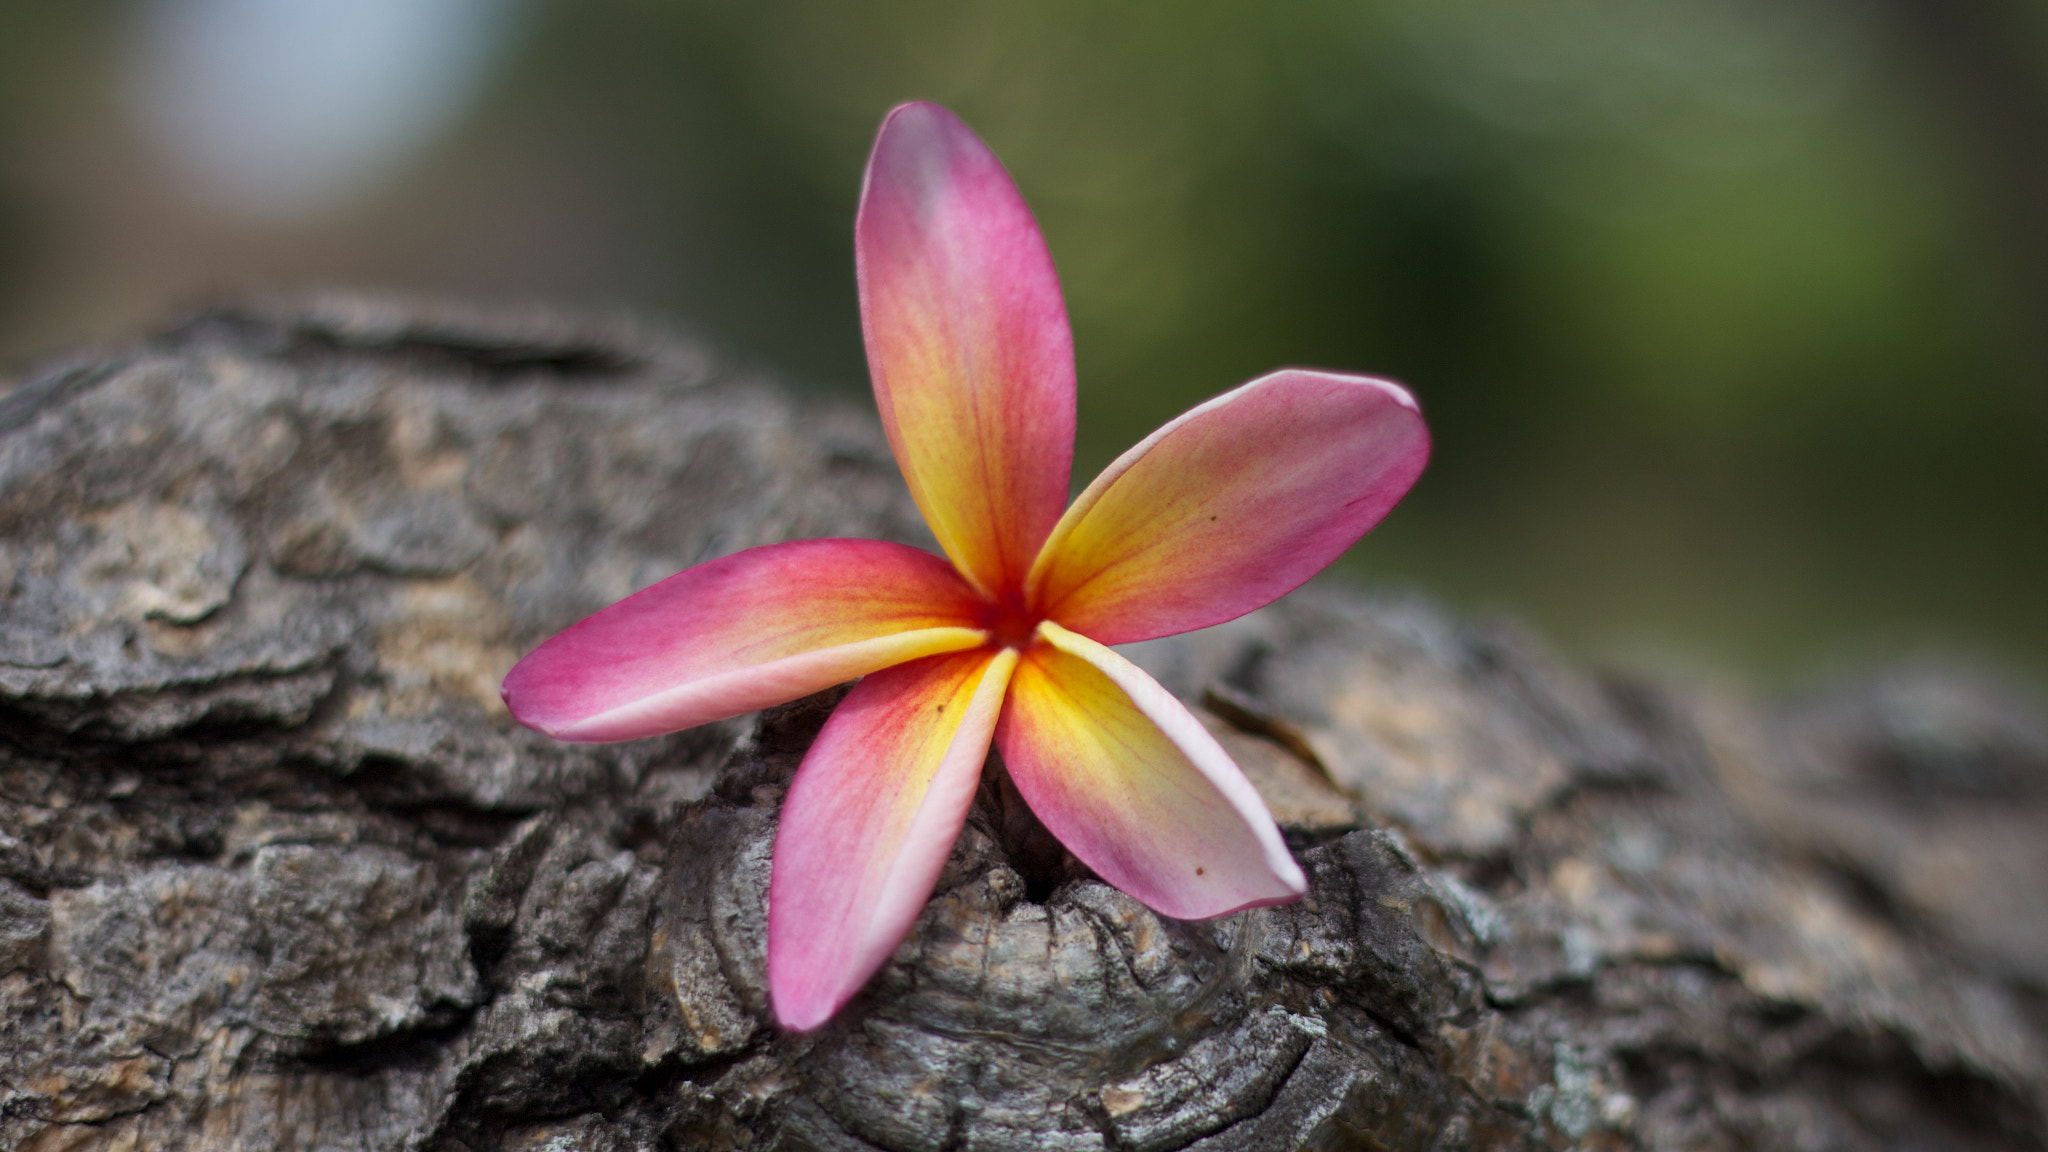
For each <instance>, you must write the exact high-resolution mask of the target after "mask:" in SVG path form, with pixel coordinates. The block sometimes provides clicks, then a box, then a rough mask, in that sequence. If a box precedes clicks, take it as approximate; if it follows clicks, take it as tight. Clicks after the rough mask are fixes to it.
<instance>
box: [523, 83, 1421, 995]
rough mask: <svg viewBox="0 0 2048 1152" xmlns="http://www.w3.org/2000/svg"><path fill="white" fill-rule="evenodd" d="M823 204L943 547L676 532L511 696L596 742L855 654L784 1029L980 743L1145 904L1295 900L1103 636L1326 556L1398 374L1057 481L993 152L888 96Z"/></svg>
mask: <svg viewBox="0 0 2048 1152" xmlns="http://www.w3.org/2000/svg"><path fill="white" fill-rule="evenodd" d="M854 228H855V231H854V239H855V264H856V268H857V272H858V276H859V281H860V301H861V320H862V325H863V330H864V332H865V334H866V338H867V351H868V365H869V369H870V371H871V373H872V374H873V377H874V387H875V400H876V402H877V404H878V405H879V406H880V408H881V415H882V426H883V429H884V430H885V431H886V433H887V434H888V438H889V445H890V447H891V448H892V449H893V450H894V451H895V454H896V461H897V463H898V464H899V465H900V466H901V467H902V469H903V476H904V479H905V480H906V481H908V482H909V486H910V493H911V496H912V497H913V498H914V499H915V500H916V502H917V506H918V508H919V509H920V510H921V511H922V512H923V513H924V517H925V521H926V522H927V523H928V524H929V525H930V526H931V530H932V534H933V535H934V536H936V537H937V538H938V543H939V546H940V547H941V548H942V549H944V550H945V559H943V560H942V559H940V558H939V557H936V556H933V555H931V554H930V553H928V552H924V551H921V550H919V549H916V548H910V547H907V546H904V545H901V544H891V543H885V542H883V541H879V540H846V539H834V540H803V541H797V542H794V543H787V544H772V545H769V546H767V547H763V548H754V549H750V550H748V551H745V552H740V553H737V554H735V555H732V556H727V557H725V558H723V559H720V560H713V561H711V562H709V563H707V564H700V565H698V566H697V567H695V568H691V569H689V570H688V571H685V572H683V573H681V574H679V575H676V576H672V577H670V578H669V579H667V580H664V581H662V582H661V583H659V584H656V585H654V586H653V587H651V588H648V589H646V590H645V591H643V592H640V593H637V594H635V595H633V596H629V597H627V598H626V599H624V600H622V601H620V602H619V603H617V604H614V605H612V606H611V607H609V608H606V609H604V610H603V611H601V612H599V613H597V614H596V615H594V616H592V617H590V618H589V619H587V620H584V621H583V622H582V623H580V624H577V625H575V626H574V627H572V628H570V629H568V630H567V631H565V632H563V633H561V634H560V635H558V636H556V637H554V638H553V639H551V640H549V641H547V642H546V643H545V644H542V645H541V646H540V647H539V648H538V649H536V650H535V651H534V652H533V653H532V654H531V655H529V656H527V657H526V658H525V659H524V660H522V661H520V663H519V664H518V666H517V667H515V668H513V669H512V672H511V674H510V675H508V676H507V677H506V678H505V689H504V691H505V702H506V703H507V704H508V705H509V706H510V707H511V709H512V713H513V715H515V716H516V717H518V718H519V720H520V721H521V722H522V723H525V724H527V725H530V726H532V727H534V728H538V729H540V730H541V731H543V732H546V733H549V734H550V735H553V736H555V737H557V738H559V739H563V740H576V741H600V740H629V739H633V738H636V737H641V736H654V735H658V734H661V733H665V732H673V731H676V730H677V729H681V728H688V727H690V726H692V725H696V724H704V723H708V722H710V721H713V720H719V719H722V718H725V717H729V716H735V715H738V714H741V713H744V712H750V711H753V710H754V709H758V708H764V707H767V706H770V705H774V704H780V703H784V702H786V701H790V700H794V699H797V698H799V697H802V696H806V695H808V694H810V693H813V692H817V691H820V690H822V689H824V688H828V687H830V686H832V685H835V684H839V683H843V682H845V681H848V680H852V679H855V678H856V677H858V678H860V680H859V683H857V684H855V685H854V687H853V688H852V690H851V691H850V692H849V693H848V694H847V696H846V698H845V699H844V700H843V701H842V702H841V703H840V705H839V707H838V708H837V710H835V711H834V712H833V714H832V717H831V719H830V720H828V721H827V722H826V724H825V726H824V729H823V730H822V731H821V732H820V733H819V734H818V737H817V740H816V742H815V743H814V744H813V745H812V746H811V749H810V751H809V752H808V753H807V754H806V755H805V757H804V760H803V764H802V766H801V767H800V768H799V769H798V770H797V774H796V778H795V780H794V781H793V782H792V783H791V785H790V788H789V793H788V796H787V798H786V799H785V800H784V802H783V807H782V816H781V824H780V826H779V830H778V832H777V836H776V841H775V860H774V866H773V871H772V875H771V879H770V882H769V892H768V984H769V989H770V993H771V996H772V998H773V1002H774V1007H775V1014H776V1016H777V1017H778V1018H779V1019H780V1020H781V1022H782V1023H783V1024H784V1025H785V1026H787V1027H790V1028H794V1029H799V1030H802V1029H811V1028H816V1027H818V1026H819V1025H821V1024H823V1023H824V1022H825V1021H826V1020H828V1019H829V1018H830V1017H831V1016H832V1014H833V1013H834V1012H836V1011H838V1009H839V1008H840V1006H841V1005H843V1004H845V1003H846V1002H847V1000H849V999H850V998H852V997H853V995H854V994H855V993H857V992H858V991H859V990H860V988H861V986H862V984H864V983H865V982H866V981H867V979H868V977H869V976H871V975H873V973H874V972H875V970H876V969H877V968H879V967H881V965H882V963H883V962H884V961H885V960H887V959H888V957H889V954H890V953H891V952H892V951H894V950H895V947H896V945H897V943H898V942H900V941H901V940H902V939H903V937H904V935H905V934H906V933H907V932H908V931H909V929H910V927H911V924H912V923H913V922H914V921H915V919H916V918H917V916H918V913H919V912H920V911H921V910H922V909H923V907H924V905H925V903H926V901H927V900H928V899H929V898H930V896H931V892H932V886H933V885H934V884H935V883H936V882H937V880H938V876H939V871H940V868H941V867H942V866H943V865H944V864H945V861H946V857H947V856H948V854H949V853H950V852H951V850H952V846H953V842H954V840H955V839H956V838H957V837H958V835H959V833H960V829H961V826H962V825H963V824H964V823H965V821H966V818H967V812H968V807H969V805H970V803H971V802H972V800H973V798H974V795H975V791H976V789H977V787H978V784H979V781H980V779H981V774H982V765H983V761H984V760H986V759H987V756H988V750H989V745H990V743H991V741H993V743H994V744H995V746H996V747H997V748H998V749H1000V750H1001V752H1002V758H1003V763H1004V765H1005V766H1006V767H1007V769H1008V771H1009V774H1010V776H1011V778H1012V780H1013V781H1014V782H1015V784H1016V787H1017V791H1018V792H1019V793H1020V794H1021V795H1022V796H1023V798H1024V800H1025V802H1026V803H1027V804H1029V805H1030V807H1031V810H1032V812H1033V813H1035V814H1036V815H1037V817H1038V818H1039V820H1040V821H1041V822H1043V823H1044V825H1045V826H1046V828H1047V829H1049V830H1050V831H1051V832H1052V834H1053V835H1054V836H1057V837H1058V838H1059V840H1060V842H1061V843H1063V844H1065V845H1066V847H1067V848H1068V849H1069V850H1070V851H1072V852H1073V854H1074V855H1075V856H1076V857H1078V858H1079V859H1080V860H1081V862H1082V863H1084V864H1086V865H1087V866H1088V867H1089V868H1091V869H1093V870H1094V872H1095V874H1096V875H1098V876H1100V877H1101V878H1102V879H1103V880H1105V881H1107V882H1109V883H1111V884H1113V885H1115V886H1116V887H1118V888H1120V889H1122V890H1123V891H1125V892H1128V893H1130V894H1131V895H1132V896H1134V897H1136V898H1137V899H1139V900H1141V901H1143V902H1144V903H1145V904H1147V905H1149V906H1150V907H1152V908H1153V909H1154V910H1156V911H1158V912H1159V913H1161V914H1163V915H1166V916H1170V917H1177V918H1180V919H1202V918H1206V917H1213V916H1220V915H1223V914H1225V913H1228V912H1234V911H1236V910H1238V909H1242V908H1250V907H1254V906H1258V905H1264V904H1275V903H1282V902H1286V901H1289V900H1294V899H1297V898H1298V897H1300V896H1301V895H1302V894H1303V893H1304V892H1305V891H1307V881H1306V880H1305V879H1304V877H1303V876H1302V872H1301V869H1300V867H1299V866H1298V865H1296V863H1295V862H1294V859H1293V857H1292V856H1290V855H1289V854H1288V851H1287V847H1286V845H1285V844H1284V843H1283V842H1282V841H1281V838H1280V832H1279V829H1278V828H1277V827H1276V826H1275V825H1274V823H1273V818H1272V816H1271V815H1270V814H1268V813H1267V811H1266V808H1265V805H1264V804H1263V803H1261V802H1260V800H1259V796H1258V794H1257V792H1255V791H1254V790H1253V788H1252V786H1251V784H1250V782H1248V781H1247V780H1246V779H1245V777H1244V774H1243V773H1242V772H1240V771H1239V770H1238V768H1237V766H1236V765H1235V764H1233V763H1232V762H1231V760H1230V757H1229V756H1228V755H1227V754H1226V753H1225V752H1224V751H1223V748H1222V747H1221V746H1220V745H1219V744H1218V743H1217V742H1216V740H1215V738H1214V737H1212V736H1211V735H1210V734H1209V733H1208V731H1207V730H1206V729H1204V728H1203V726H1202V724H1201V722H1200V721H1198V720H1197V719H1196V718H1195V717H1194V716H1193V714H1191V713H1190V712H1189V711H1188V709H1187V708H1186V707H1185V706H1183V705H1182V704H1181V703H1180V702H1179V701H1178V700H1176V699H1174V697H1173V696H1172V695H1171V694H1170V693H1168V692H1167V691H1166V690H1165V689H1164V688H1162V687H1160V685H1159V684H1158V683H1157V682H1155V681H1154V680H1152V678H1151V677H1149V676H1147V675H1146V674H1145V673H1144V672H1142V671H1140V670H1139V669H1138V668H1137V666H1136V665H1134V664H1132V663H1131V662H1130V661H1129V660H1127V659H1125V658H1124V657H1123V656H1121V655H1119V654H1117V653H1116V652H1115V651H1113V650H1112V649H1111V648H1110V647H1109V646H1110V645H1115V644H1127V643H1130V642H1133V641H1138V640H1148V639H1151V638H1153V637H1157V636H1167V635H1171V634H1173V633H1177V632H1185V631H1189V630H1191V629H1195V628H1203V627H1207V626H1208V625H1211V624H1218V623H1221V622H1223V621H1225V620H1230V619H1233V618H1235V617H1237V616H1241V615H1243V614H1244V613H1246V612H1249V611H1251V610H1253V609H1255V608H1258V607H1260V606H1262V605H1265V604H1268V603H1270V602H1272V601H1273V600H1275V599H1277V598H1278V597H1280V596H1282V595H1284V594H1286V593H1287V592H1289V591H1291V590H1292V589H1294V588H1295V587H1297V586H1299V585H1300V584H1301V583H1302V582H1303V581H1304V580H1307V579H1308V578H1309V577H1310V576H1312V575H1314V574H1315V573H1316V572H1318V571H1320V570H1321V569H1323V568H1324V567H1325V566H1327V565H1328V564H1329V563H1330V562H1331V561H1333V560H1335V559H1336V558H1337V556H1338V555H1339V554H1341V553H1342V552H1343V551H1344V550H1345V549H1346V548H1347V547H1349V546H1350V545H1351V544H1352V543H1353V542H1354V541H1356V540H1357V539H1358V538H1359V537H1360V536H1362V535H1364V533H1365V532H1366V530H1367V529H1369V528H1371V527H1372V526H1373V525H1374V524H1375V523H1377V522H1378V521H1379V519H1380V518H1381V517H1382V516H1384V515H1385V514H1386V513H1387V510H1388V509H1389V508H1391V507H1392V506H1393V505H1394V503H1395V502H1396V501H1397V500H1399V499H1400V498H1401V496H1402V495H1403V494H1404V493H1406V492H1407V491H1408V488H1409V486H1410V485H1412V484H1413V483H1414V482H1415V478H1416V476H1417V475H1418V474H1420V473H1421V471H1422V466H1423V463H1424V461H1425V460H1426V459H1427V458H1428V455H1429V435H1428V432H1427V431H1426V430H1425V428H1424V427H1423V423H1422V418H1421V416H1420V414H1419V413H1418V411H1417V409H1416V405H1415V401H1414V400H1413V398H1411V397H1410V396H1409V395H1408V393H1407V392H1406V391H1404V390H1402V389H1401V388H1400V387H1398V386H1397V385H1394V384H1390V383H1387V382H1386V381H1383V380H1374V379H1370V378H1367V377H1362V376H1343V375H1336V374H1333V373H1328V372H1313V371H1304V370H1298V369H1288V370H1284V371H1280V372H1275V373H1273V374H1271V375H1269V376H1262V377H1260V378H1259V379H1257V380H1254V381H1252V382H1251V383H1249V384H1245V385H1243V386H1241V387H1239V388H1237V389H1236V390H1234V391H1231V392H1226V393H1224V394H1223V395H1221V396H1218V397H1216V398H1215V399H1213V400H1210V401H1209V402H1208V403H1206V404H1202V405H1200V406H1199V407H1197V408H1195V409H1194V410H1192V411H1190V412H1188V413H1186V414H1185V415H1183V416H1181V417H1180V418H1179V419H1177V420H1174V421H1173V422H1172V423H1170V424H1168V425H1166V426H1165V427H1164V428H1161V429H1160V430H1159V431H1157V432H1154V433H1153V434H1152V435H1151V436H1149V437H1147V438H1146V439H1145V440H1144V441H1143V442H1142V443H1140V444H1139V445H1138V446H1137V447H1135V448H1132V449H1131V450H1130V451H1129V452H1126V453H1124V455H1123V456H1122V457H1121V458H1119V459H1118V460H1117V461H1116V462H1115V463H1113V464H1111V465H1110V466H1109V468H1108V470H1107V471H1105V472H1103V474H1102V475H1100V476H1098V477H1096V479H1095V482H1094V483H1092V484H1090V485H1089V486H1088V487H1087V489H1086V490H1084V491H1083V492H1082V493H1081V495H1080V497H1079V498H1078V499H1076V500H1075V501H1074V502H1073V504H1072V505H1069V506H1066V507H1065V510H1064V512H1062V506H1063V505H1065V504H1066V498H1067V493H1068V483H1069V472H1070V470H1071V467H1072V463H1073V451H1074V357H1073V342H1072V337H1071V335H1070V334H1069V332H1068V328H1067V315H1066V306H1065V304H1064V303H1063V301H1062V300H1061V298H1060V290H1059V283H1058V281H1057V280H1056V278H1055V277H1054V275H1053V266H1052V259H1051V257H1050V255H1048V253H1047V252H1046V247H1045V241H1044V239H1043V238H1042V237H1041V236H1040V235H1039V232H1038V226H1037V224H1036V223H1035V222H1033V220H1032V218H1031V213H1030V211H1029V210H1028V209H1027V208H1026V207H1025V206H1024V201H1023V199H1022V197H1020V196H1019V195H1018V193H1017V189H1016V188H1015V186H1013V185H1012V184H1011V183H1010V179H1009V176H1008V175H1007V174H1006V173H1005V172H1004V171H1003V168H1002V165H1001V164H1000V163H999V162H998V161H997V160H996V158H995V155H994V154H993V153H992V152H990V151H989V149H988V147H987V146H986V145H985V144H983V143H982V142H981V140H980V139H978V138H977V137H976V136H975V135H974V133H973V132H972V131H971V130H969V129H968V127H967V126H966V125H965V124H963V123H961V122H960V121H959V120H958V119H957V118H955V117H954V116H953V115H952V114H951V113H950V112H947V111H946V110H944V109H942V108H939V107H937V106H935V105H931V104H906V105H903V106H902V107H899V108H897V109H896V110H894V111H893V112H891V113H890V114H889V116H888V118H887V119H886V120H884V121H883V123H882V129H881V133H880V135H879V137H878V138H877V139H876V141H875V150H874V154H873V156H872V157H870V159H869V161H868V171H867V181H866V186H865V188H864V189H863V191H862V194H861V204H860V213H859V217H858V219H857V221H856V223H855V225H854Z"/></svg>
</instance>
